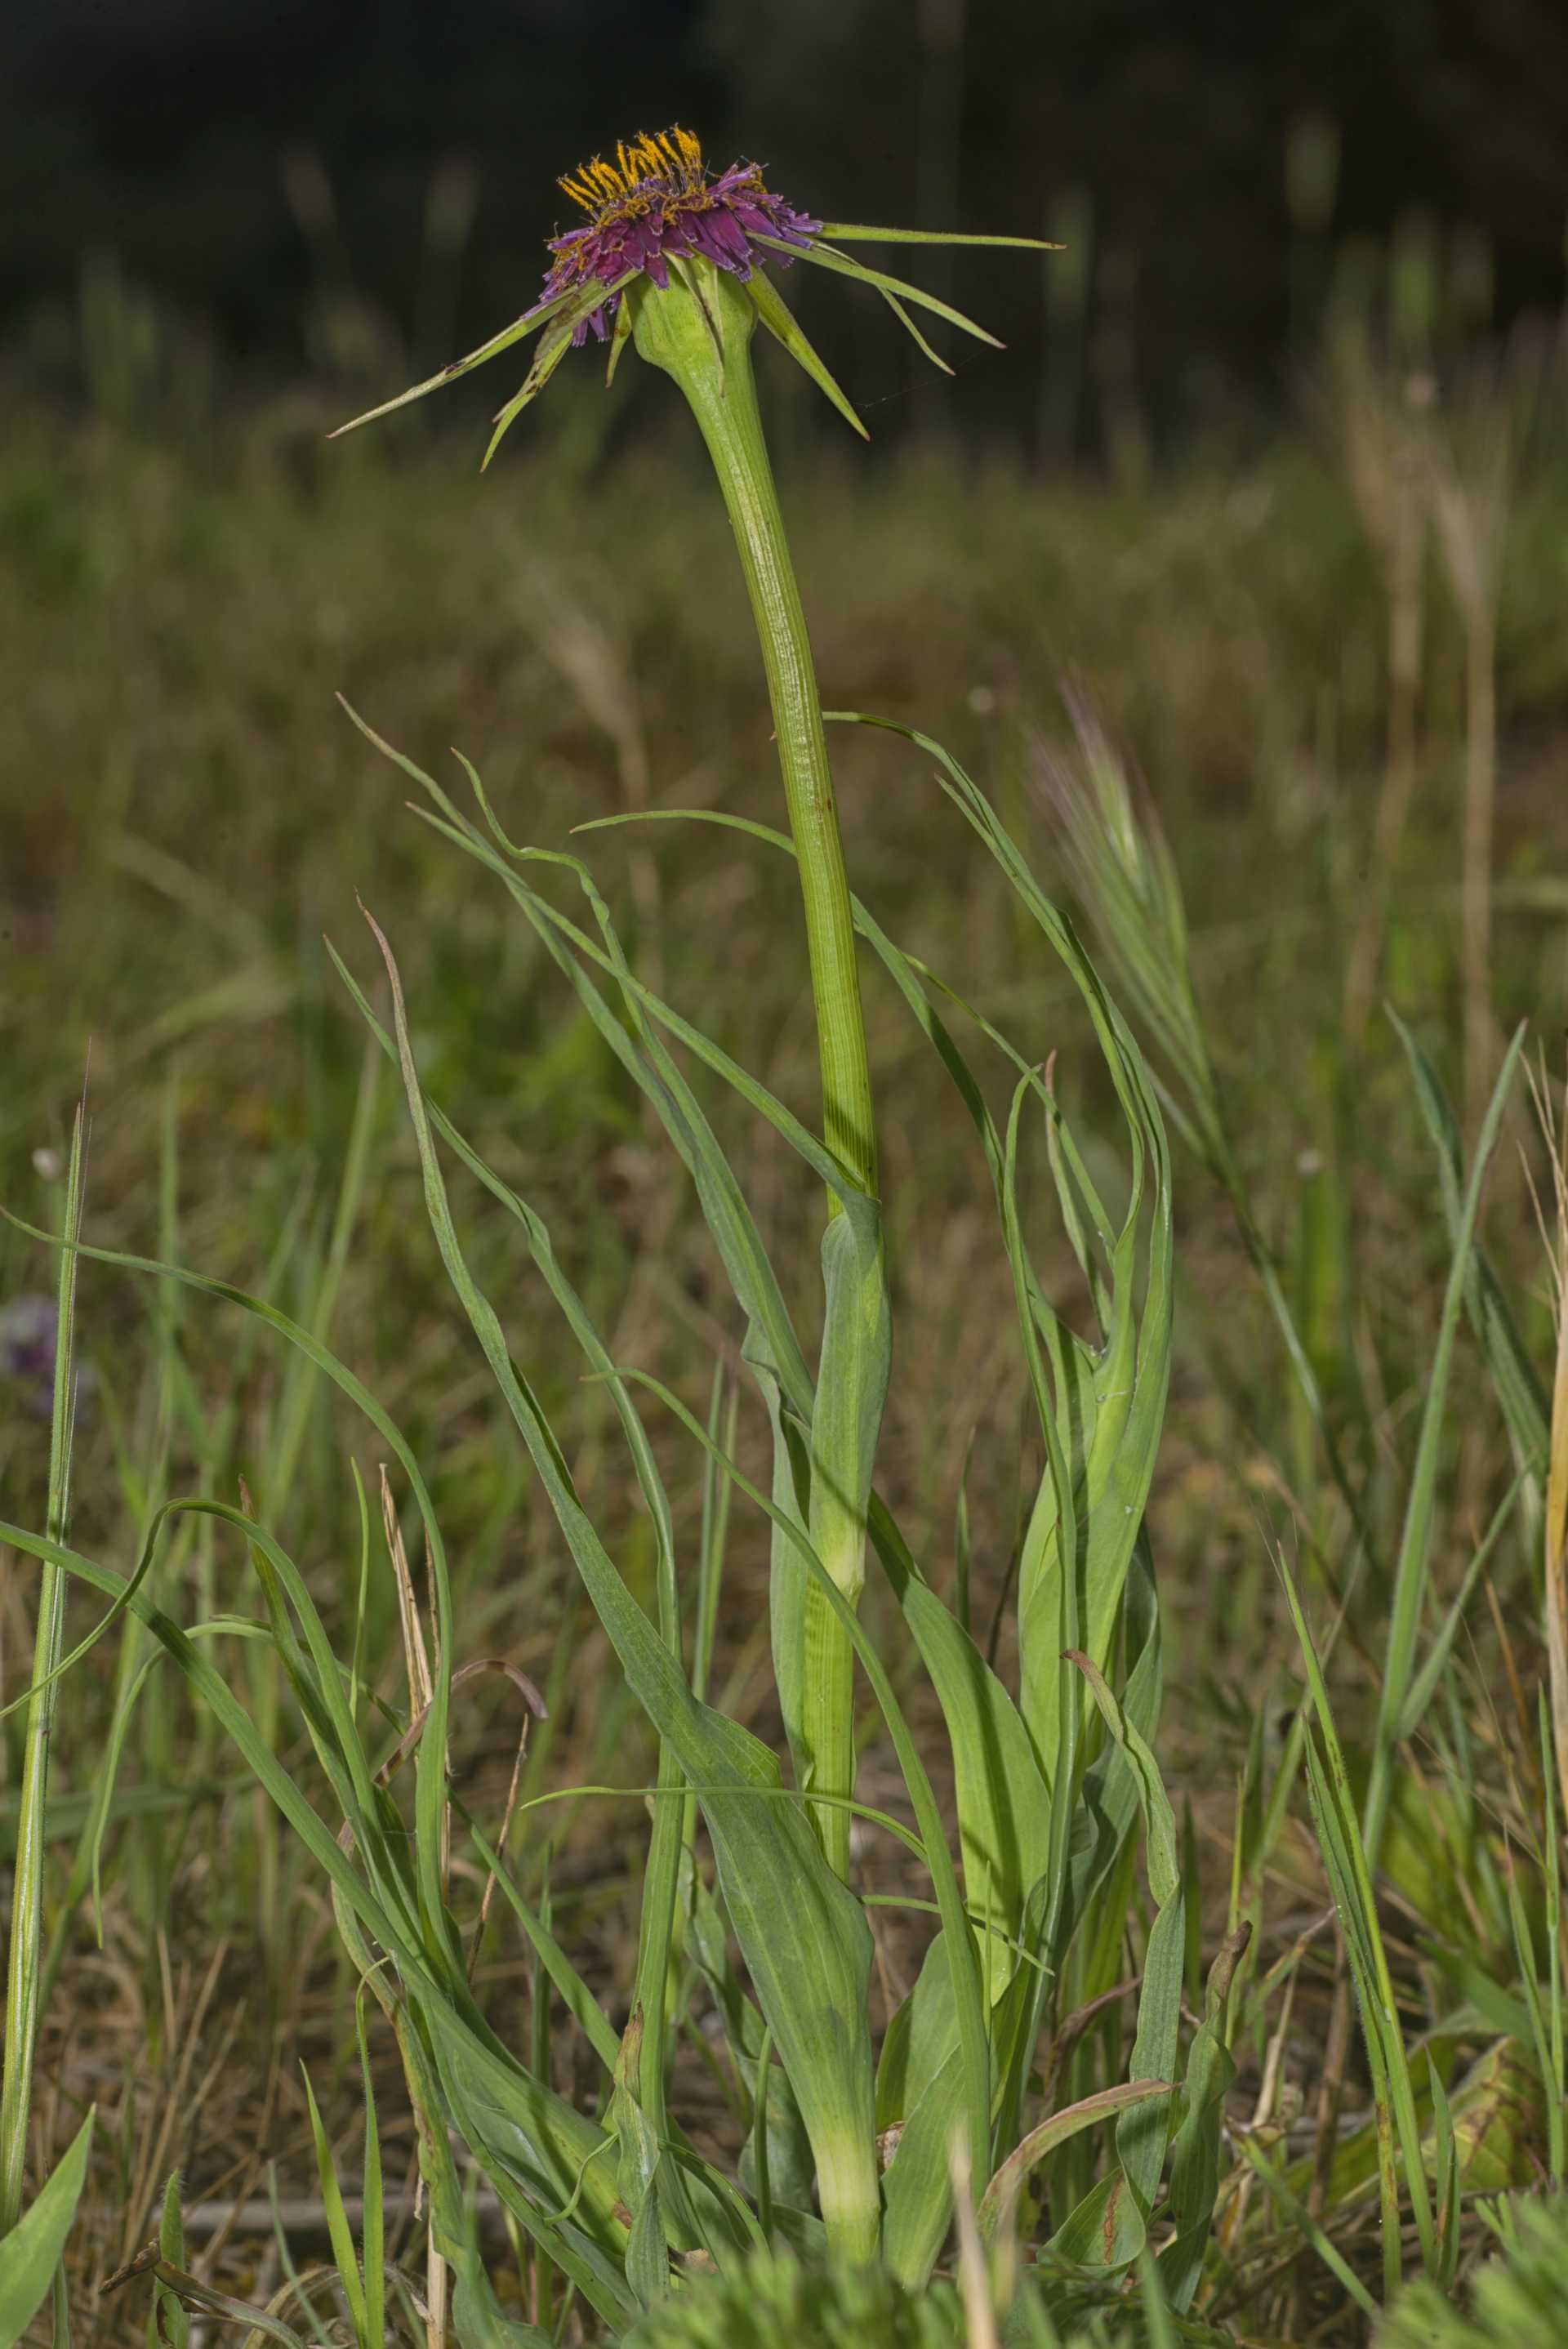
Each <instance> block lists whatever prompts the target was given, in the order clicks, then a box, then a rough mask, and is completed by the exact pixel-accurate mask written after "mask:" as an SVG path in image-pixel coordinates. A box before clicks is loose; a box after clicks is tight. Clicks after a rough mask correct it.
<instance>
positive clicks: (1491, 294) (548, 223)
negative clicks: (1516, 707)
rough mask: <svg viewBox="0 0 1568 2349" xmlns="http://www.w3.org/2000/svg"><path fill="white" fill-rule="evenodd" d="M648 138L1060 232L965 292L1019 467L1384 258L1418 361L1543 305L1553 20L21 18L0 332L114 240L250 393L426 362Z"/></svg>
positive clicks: (860, 371) (10, 80)
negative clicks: (1000, 360) (562, 188)
mask: <svg viewBox="0 0 1568 2349" xmlns="http://www.w3.org/2000/svg"><path fill="white" fill-rule="evenodd" d="M674 119H680V120H683V121H686V122H687V123H689V124H691V125H692V126H693V127H694V128H696V129H697V130H698V131H699V133H700V134H701V135H702V136H703V138H704V139H705V141H706V142H707V145H708V147H709V149H710V151H711V153H712V154H713V155H714V156H715V157H717V159H718V160H721V161H727V160H730V158H731V157H732V156H733V155H735V154H737V153H745V154H747V155H748V156H752V157H755V158H757V159H758V160H761V161H762V162H764V163H765V164H766V165H767V166H768V168H769V172H770V175H771V177H772V179H773V181H774V182H775V183H776V184H777V185H778V186H779V188H781V189H782V190H783V191H785V192H786V193H787V194H788V195H789V197H791V198H792V199H793V200H794V201H795V202H799V203H801V204H804V205H809V206H811V207H813V208H816V209H819V210H822V211H825V212H827V213H828V214H829V215H830V217H837V218H840V219H846V218H847V219H861V220H873V221H882V220H886V221H895V222H906V223H913V222H919V223H921V224H923V225H935V226H955V227H962V228H965V229H977V228H988V229H1011V230H1023V231H1029V232H1035V233H1046V232H1048V231H1050V230H1053V229H1054V230H1056V231H1057V232H1058V233H1062V234H1064V235H1065V236H1067V237H1068V241H1069V243H1070V244H1071V247H1072V256H1073V257H1072V262H1071V264H1069V265H1067V266H1065V267H1061V266H1058V268H1057V276H1056V280H1055V281H1054V283H1053V282H1052V281H1048V280H1047V279H1046V278H1045V276H1044V273H1043V272H1042V274H1040V275H1039V276H1032V275H1029V274H1026V275H1025V276H1024V278H1023V280H1022V283H1020V278H1019V273H1018V271H1017V268H1016V264H1009V265H1007V266H1006V267H998V266H995V265H989V264H980V265H977V266H969V265H967V264H966V265H965V271H964V273H963V274H964V290H965V291H966V292H967V293H968V294H969V295H971V296H972V298H973V299H974V300H975V304H976V305H977V306H978V307H979V308H980V309H981V311H982V314H983V315H985V316H987V317H988V318H990V319H991V320H992V321H993V322H994V323H995V325H996V326H998V328H999V329H1000V331H1001V332H1002V333H1003V334H1004V335H1005V336H1006V339H1007V342H1008V344H1009V356H1008V358H1007V361H1006V363H1005V364H1001V365H992V364H990V363H989V362H987V363H986V364H985V365H984V366H983V367H981V368H980V370H979V373H980V376H981V384H980V385H979V386H978V387H976V386H967V387H965V394H964V398H965V429H966V430H973V429H975V427H976V425H977V424H979V423H980V421H981V420H982V419H985V420H987V421H988V422H989V423H990V424H991V426H992V427H993V429H996V430H999V431H1010V432H1011V433H1013V434H1014V435H1016V436H1019V437H1020V438H1022V439H1024V440H1025V442H1026V445H1028V444H1029V442H1031V441H1032V440H1034V439H1035V438H1037V436H1038V435H1039V434H1041V433H1042V432H1044V433H1046V434H1047V436H1048V435H1049V433H1050V432H1052V431H1053V430H1054V431H1056V432H1057V434H1058V435H1059V434H1060V433H1061V432H1062V431H1063V430H1064V429H1065V430H1066V431H1067V433H1068V438H1069V440H1071V441H1072V442H1073V443H1074V444H1075V445H1078V444H1083V445H1087V447H1088V450H1090V451H1091V452H1092V451H1093V450H1094V449H1095V447H1096V445H1097V443H1098V442H1099V440H1101V439H1102V438H1103V436H1104V432H1105V430H1106V429H1107V426H1106V421H1105V419H1106V415H1107V412H1108V411H1109V416H1110V419H1111V425H1112V427H1114V423H1115V419H1116V416H1117V415H1118V413H1120V414H1121V415H1122V416H1123V417H1124V418H1125V417H1126V416H1127V415H1130V414H1133V413H1136V414H1137V416H1138V417H1139V418H1140V419H1147V420H1148V422H1149V425H1150V429H1151V430H1152V431H1153V432H1154V433H1155V434H1156V435H1158V436H1168V435H1169V434H1170V433H1171V431H1172V430H1173V429H1176V430H1179V429H1181V428H1182V427H1183V426H1191V424H1192V423H1194V422H1196V421H1202V420H1205V419H1211V418H1212V417H1213V416H1215V415H1216V414H1223V415H1225V416H1226V417H1227V418H1233V417H1236V416H1242V417H1247V416H1252V415H1257V414H1260V413H1261V414H1264V415H1266V414H1268V413H1269V411H1270V410H1271V409H1274V408H1275V407H1277V405H1278V403H1279V399H1280V396H1281V390H1282V386H1283V384H1284V381H1285V379H1286V367H1285V362H1286V361H1287V359H1288V357H1289V354H1290V349H1291V345H1292V340H1293V336H1301V335H1304V334H1306V333H1308V332H1309V331H1310V327H1311V323H1312V319H1311V314H1312V313H1313V312H1315V310H1316V309H1318V308H1320V307H1321V305H1322V304H1323V303H1324V302H1325V301H1326V300H1328V299H1330V298H1331V297H1332V295H1333V293H1334V279H1335V276H1336V273H1337V274H1338V275H1339V277H1340V278H1342V279H1343V278H1344V277H1345V276H1346V273H1348V274H1350V275H1351V276H1354V275H1355V274H1357V272H1359V273H1360V274H1361V275H1362V276H1363V277H1364V276H1365V275H1366V274H1367V273H1368V272H1369V271H1375V270H1376V269H1377V267H1378V266H1379V265H1380V263H1379V254H1380V253H1381V254H1387V251H1388V250H1389V247H1390V243H1392V247H1393V250H1394V251H1395V253H1396V254H1398V251H1399V250H1400V249H1401V245H1402V246H1403V248H1404V249H1405V250H1406V251H1408V252H1416V253H1417V254H1419V256H1420V258H1421V261H1422V263H1423V274H1422V282H1423V283H1426V284H1429V285H1433V286H1435V287H1436V288H1437V289H1438V301H1439V309H1440V310H1442V311H1443V312H1444V314H1445V315H1444V316H1439V318H1438V319H1437V320H1436V321H1435V322H1434V324H1435V326H1436V328H1437V331H1438V332H1439V336H1440V334H1441V332H1442V331H1443V328H1444V326H1445V323H1446V324H1447V325H1448V326H1449V327H1451V328H1452V330H1453V331H1455V332H1456V333H1457V332H1460V331H1463V332H1465V333H1470V332H1473V331H1474V330H1475V329H1476V328H1477V327H1478V326H1486V325H1488V324H1490V325H1492V326H1508V325H1509V324H1511V322H1513V321H1515V320H1516V319H1517V318H1518V317H1519V316H1521V314H1522V313H1524V312H1527V311H1529V310H1531V309H1532V308H1536V309H1542V310H1546V309H1554V308H1555V307H1556V306H1557V305H1559V303H1560V301H1561V296H1562V289H1563V232H1564V220H1565V217H1568V8H1564V6H1563V5H1562V0H1313V5H1300V0H1296V5H1284V6H1275V7H1273V8H1262V7H1252V6H1247V5H1236V4H1235V0H792V5H788V6H784V5H775V6H769V7H759V6H758V5H754V0H598V4H597V5H586V0H460V4H459V5H438V0H11V5H9V6H8V7H7V8H6V9H5V12H4V15H3V16H0V154H3V155H4V157H5V164H4V166H3V169H0V178H3V181H4V184H5V189H6V196H5V202H4V203H3V204H0V316H3V317H4V319H5V322H6V324H7V325H8V326H10V327H11V328H12V329H13V330H15V329H16V328H17V327H19V326H21V327H26V326H29V324H31V326H32V328H33V329H34V330H35V331H38V329H37V321H38V318H39V316H40V313H42V314H43V316H45V317H47V316H48V314H49V309H50V306H51V305H60V304H61V303H63V302H68V301H70V300H72V299H74V298H75V295H76V289H77V286H78V284H79V280H80V274H81V272H82V269H83V266H84V259H85V258H88V259H90V258H93V257H96V258H97V259H98V262H99V263H100V264H101V262H102V260H103V259H104V257H105V256H108V255H112V256H113V258H114V259H115V261H116V262H117V263H118V264H119V267H120V268H121V269H122V270H123V272H124V273H125V275H126V277H127V278H128V279H129V281H130V282H132V283H134V284H135V285H139V286H141V287H144V288H146V289H147V290H148V291H149V292H150V293H151V294H153V295H156V296H159V297H161V299H162V301H163V302H164V303H166V304H167V303H170V302H172V303H174V304H177V305H181V307H183V308H184V309H185V310H187V311H188V312H189V313H190V314H191V316H192V317H194V318H199V319H201V321H202V322H203V323H204V326H206V327H208V328H210V329H211V333H212V335H213V336H215V337H216V338H217V342H218V344H219V347H221V348H222V351H223V352H224V353H225V354H226V356H227V357H228V358H229V360H230V361H231V362H232V361H234V360H239V361H242V362H243V363H245V364H246V365H248V366H253V367H260V368H262V369H264V370H267V371H270V373H271V374H272V375H273V378H274V379H275V378H276V377H278V376H279V375H282V374H284V373H285V372H287V371H290V370H297V369H298V367H300V365H301V363H302V361H303V360H305V359H307V358H309V357H311V356H312V355H313V354H312V351H311V349H310V340H311V320H312V318H313V316H317V317H318V316H319V305H320V301H321V297H322V295H323V294H324V292H325V293H329V294H332V295H335V296H336V297H337V298H338V309H337V319H338V328H339V334H340V338H341V329H342V318H343V309H342V297H343V296H344V295H345V294H346V292H348V291H349V290H350V289H352V292H353V294H354V295H355V297H356V302H357V303H358V305H360V311H361V323H362V325H364V326H366V327H367V328H368V327H371V326H374V325H376V324H377V323H379V324H380V325H381V326H385V327H387V328H388V329H391V330H395V331H396V334H397V339H398V340H399V341H400V343H401V344H402V346H403V347H404V349H405V350H407V347H408V346H409V345H410V344H412V345H413V346H414V347H415V348H414V355H415V356H416V357H418V358H420V359H423V358H425V357H430V356H432V355H443V356H444V338H445V337H446V336H449V335H450V336H456V337H457V339H458V340H459V341H460V340H462V338H463V337H464V336H473V335H477V334H479V333H481V332H482V331H484V330H485V329H486V328H487V327H488V326H491V325H493V324H494V322H495V321H496V319H497V318H498V316H508V315H511V312H512V311H513V310H515V308H516V307H517V306H519V305H520V301H521V296H523V295H526V294H528V292H529V291H530V289H531V285H532V284H533V282H534V273H535V270H536V268H537V267H538V265H539V262H540V258H541V256H540V242H541V240H542V238H543V237H544V236H545V235H547V234H548V233H550V232H551V230H552V227H553V226H554V225H555V224H556V223H557V222H560V221H562V219H563V217H564V215H566V214H567V213H568V212H570V209H571V207H570V205H569V204H568V202H567V201H566V199H565V198H564V197H562V196H561V195H560V194H559V193H558V192H557V191H556V188H555V185H554V182H555V177H556V174H557V173H558V172H559V171H564V170H567V169H568V168H570V167H571V166H572V165H573V163H575V162H576V161H577V160H579V159H580V158H581V157H583V156H584V155H586V154H589V153H591V152H593V150H595V149H597V148H599V147H609V146H613V145H614V140H615V139H616V138H617V137H618V136H622V135H624V134H626V133H628V132H629V131H632V130H634V129H637V128H639V127H642V126H649V127H656V126H658V125H661V124H663V123H665V122H666V121H669V120H674ZM1373 240H1375V241H1376V244H1374V243H1372V242H1370V241H1373ZM951 274H952V273H951V271H950V270H949V269H948V268H947V267H946V266H945V265H944V264H938V266H937V268H936V273H935V280H934V282H936V283H937V284H939V285H941V284H944V283H946V282H949V280H950V279H951ZM1080 279H1081V281H1082V282H1081V283H1080ZM814 290H816V289H814ZM834 290H836V289H834ZM823 291H824V294H825V293H826V289H823ZM1048 305H1054V308H1055V313H1056V320H1055V330H1056V338H1057V346H1058V352H1057V360H1058V363H1057V366H1056V369H1055V377H1054V378H1053V372H1052V365H1051V362H1050V360H1049V357H1048V350H1049V345H1050V340H1051V333H1052V324H1051V316H1050V313H1049V309H1048ZM1478 314H1479V315H1478ZM375 339H376V337H375V336H374V335H370V336H369V340H370V341H374V340H375ZM1068 346H1070V350H1069V351H1068V357H1067V358H1065V359H1064V358H1063V357H1062V350H1063V347H1068ZM835 350H836V353H837V360H836V363H838V362H840V361H841V363H842V369H841V371H842V372H843V375H844V378H845V381H846V388H848V389H849V390H850V392H851V396H854V397H857V398H862V399H864V400H866V401H868V402H870V403H872V404H873V405H874V404H877V403H879V402H880V403H883V404H888V405H892V403H894V402H896V401H899V400H900V399H901V398H902V397H903V392H904V390H905V388H907V386H908V384H909V383H910V382H911V380H912V368H911V364H910V361H909V359H908V358H907V357H906V356H905V353H904V351H903V349H901V347H900V346H899V343H898V341H897V338H896V330H892V331H890V330H888V329H887V328H884V325H883V321H882V318H881V317H880V316H876V315H874V313H873V311H872V308H871V307H870V306H869V305H864V304H861V303H854V304H849V305H843V310H842V328H841V332H840V334H839V336H838V338H837V339H836V342H835ZM334 356H335V358H337V359H339V360H340V359H341V357H342V352H341V350H338V351H337V352H336V353H335V355H334ZM1069 364H1070V370H1071V371H1072V372H1073V373H1075V374H1078V375H1081V377H1082V379H1083V380H1082V385H1081V397H1080V396H1079V394H1080V387H1079V386H1078V385H1075V384H1074V383H1070V382H1067V383H1064V381H1063V379H1062V378H1063V368H1064V367H1068V366H1069ZM945 396H946V395H944V394H943V393H942V392H940V391H939V390H932V391H923V392H922V393H921V395H920V406H919V407H918V408H916V407H914V406H913V403H910V402H908V401H905V402H904V404H903V409H902V410H900V411H896V412H895V413H894V415H893V416H892V417H891V418H888V419H883V421H884V424H893V425H896V424H897V423H899V422H900V421H902V419H903V413H923V416H924V418H925V419H926V420H930V419H931V418H932V417H933V416H934V415H939V414H940V413H941V402H942V400H943V399H944V397H945ZM1064 411H1065V420H1064ZM1097 419H1099V421H1097Z"/></svg>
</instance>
